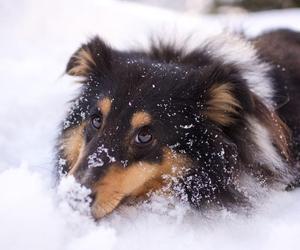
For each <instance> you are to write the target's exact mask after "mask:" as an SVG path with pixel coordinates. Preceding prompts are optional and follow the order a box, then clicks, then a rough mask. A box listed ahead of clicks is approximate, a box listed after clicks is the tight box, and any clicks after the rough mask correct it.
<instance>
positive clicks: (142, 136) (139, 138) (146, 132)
mask: <svg viewBox="0 0 300 250" xmlns="http://www.w3.org/2000/svg"><path fill="white" fill-rule="evenodd" d="M152 138H153V136H152V134H151V131H150V129H149V128H142V129H141V130H140V131H139V132H138V133H137V135H136V136H135V139H134V141H135V143H137V144H147V143H149V142H151V141H152Z"/></svg>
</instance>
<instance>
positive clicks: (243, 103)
mask: <svg viewBox="0 0 300 250" xmlns="http://www.w3.org/2000/svg"><path fill="white" fill-rule="evenodd" d="M201 78H202V79H203V80H202V85H203V86H202V91H201V92H202V93H205V96H204V102H205V104H204V106H203V111H202V112H203V113H204V115H206V117H207V118H208V119H210V120H211V121H213V122H215V123H216V124H218V125H221V126H224V127H229V126H231V125H233V124H234V123H236V122H237V121H238V120H239V119H240V118H241V117H243V115H244V113H247V112H248V113H251V112H253V108H254V104H253V98H252V94H251V91H250V90H249V88H248V87H247V84H246V83H245V82H244V80H243V79H242V77H240V75H239V74H238V72H236V70H235V69H234V68H233V67H231V66H226V65H222V64H221V65H219V64H216V65H214V66H212V67H211V68H206V69H205V70H204V72H203V75H202V77H201Z"/></svg>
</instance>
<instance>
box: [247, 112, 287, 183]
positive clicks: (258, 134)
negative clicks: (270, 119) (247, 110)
mask: <svg viewBox="0 0 300 250" xmlns="http://www.w3.org/2000/svg"><path fill="white" fill-rule="evenodd" d="M248 122H249V124H250V130H251V133H252V135H253V139H254V142H255V143H256V145H257V147H258V148H257V152H256V157H257V159H256V161H257V162H259V163H264V164H266V166H268V167H269V168H270V170H271V171H272V172H274V173H277V174H280V176H281V177H282V178H283V180H284V179H286V181H287V182H288V181H289V180H288V176H289V174H288V172H287V168H286V165H285V163H284V162H283V161H282V158H281V156H280V155H279V154H278V152H277V151H276V148H275V147H274V146H273V143H272V139H271V137H270V133H269V131H268V130H267V128H266V127H264V126H263V125H262V124H261V123H260V122H259V121H258V120H257V119H255V118H253V117H248Z"/></svg>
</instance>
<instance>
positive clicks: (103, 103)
mask: <svg viewBox="0 0 300 250" xmlns="http://www.w3.org/2000/svg"><path fill="white" fill-rule="evenodd" d="M111 103H112V101H111V100H110V99H109V98H108V97H105V98H103V99H102V100H100V101H99V103H98V108H99V109H100V111H101V113H102V115H103V116H105V117H106V116H108V114H109V112H110V109H111Z"/></svg>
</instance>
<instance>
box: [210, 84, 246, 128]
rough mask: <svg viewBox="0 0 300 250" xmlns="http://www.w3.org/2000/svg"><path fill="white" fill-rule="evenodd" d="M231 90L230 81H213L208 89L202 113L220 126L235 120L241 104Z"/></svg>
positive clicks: (232, 89)
mask: <svg viewBox="0 0 300 250" xmlns="http://www.w3.org/2000/svg"><path fill="white" fill-rule="evenodd" d="M233 91H234V86H233V85H232V83H222V84H220V83H215V84H213V85H212V86H211V87H210V88H209V89H208V98H207V101H206V109H205V112H204V113H205V114H206V116H207V117H208V118H209V119H210V120H212V121H213V122H215V123H217V124H219V125H222V126H229V125H231V124H233V123H234V122H235V120H236V119H237V117H238V116H239V112H240V111H241V110H242V106H241V103H240V102H239V100H238V99H237V97H236V96H235V95H234V92H233Z"/></svg>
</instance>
